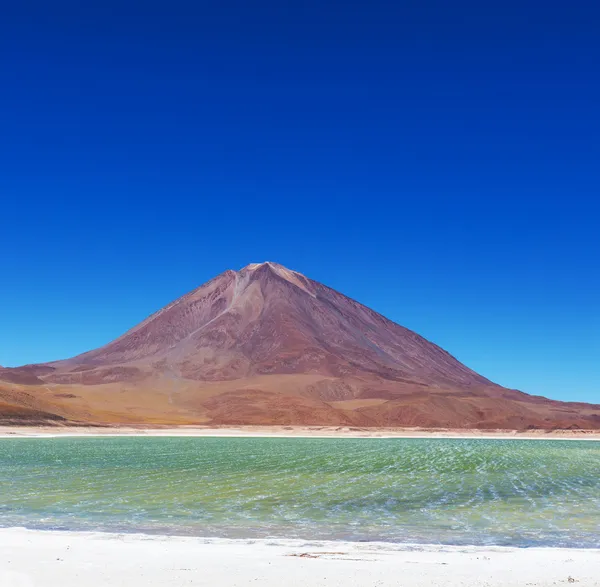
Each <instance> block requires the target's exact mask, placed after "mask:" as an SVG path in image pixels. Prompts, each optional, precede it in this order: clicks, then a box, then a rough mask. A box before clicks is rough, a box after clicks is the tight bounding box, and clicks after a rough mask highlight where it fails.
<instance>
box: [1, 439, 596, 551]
mask: <svg viewBox="0 0 600 587" xmlns="http://www.w3.org/2000/svg"><path fill="white" fill-rule="evenodd" d="M0 526H3V527H9V526H23V527H27V528H40V529H65V530H93V531H112V532H115V531H116V532H144V533H161V534H181V535H196V536H218V537H228V538H248V537H260V538H266V537H274V538H303V539H315V540H316V539H344V540H369V541H375V540H376V541H393V542H407V543H442V544H474V545H490V544H495V545H513V546H568V547H591V548H600V442H586V441H560V440H531V441H528V440H474V439H473V440H472V439H466V440H451V439H346V438H344V439H319V438H311V439H308V438H307V439H299V438H156V437H155V438H151V437H149V438H143V437H136V438H131V437H129V438H127V437H122V438H117V437H113V438H93V437H88V438H49V439H20V438H19V439H16V438H15V439H0Z"/></svg>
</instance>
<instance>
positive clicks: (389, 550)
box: [0, 528, 600, 587]
mask: <svg viewBox="0 0 600 587" xmlns="http://www.w3.org/2000/svg"><path fill="white" fill-rule="evenodd" d="M571 583H578V584H579V585H581V586H582V587H584V586H585V587H588V586H598V585H600V550H584V549H561V548H530V549H524V548H504V547H457V546H452V547H451V546H431V545H397V544H388V543H352V542H323V541H314V542H306V541H297V540H225V539H207V538H191V537H190V538H182V537H167V536H145V535H139V534H101V533H85V532H53V531H41V530H25V529H22V528H7V529H0V585H2V587H37V586H43V587H81V586H83V585H84V586H85V587H101V586H102V587H107V586H108V587H112V586H115V587H116V586H125V585H127V586H128V587H142V586H144V587H146V586H161V587H181V586H182V585H192V586H199V585H205V586H214V587H234V586H235V587H242V586H245V585H254V586H256V585H261V586H266V587H280V586H281V585H283V584H285V585H287V586H290V587H301V586H302V587H305V586H310V587H321V586H327V587H342V586H343V587H353V586H356V587H358V586H360V587H367V586H373V587H375V586H377V587H392V586H394V587H397V586H398V585H403V586H405V587H425V586H427V587H435V586H441V585H444V586H447V587H459V586H470V587H477V586H481V587H484V586H485V587H513V586H514V587H517V586H519V587H523V586H525V585H527V586H530V587H533V586H538V587H549V586H550V585H552V586H556V585H563V584H564V585H567V584H571Z"/></svg>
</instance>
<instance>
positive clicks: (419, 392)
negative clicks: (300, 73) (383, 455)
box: [0, 262, 600, 429]
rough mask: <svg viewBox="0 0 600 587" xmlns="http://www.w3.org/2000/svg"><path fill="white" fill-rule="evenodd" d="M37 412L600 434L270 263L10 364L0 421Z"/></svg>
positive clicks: (555, 405)
mask: <svg viewBox="0 0 600 587" xmlns="http://www.w3.org/2000/svg"><path fill="white" fill-rule="evenodd" d="M3 406H4V407H3ZM7 414H10V418H9V417H8V416H7ZM15 414H17V416H15ZM31 417H35V418H37V419H40V418H41V419H44V418H47V419H49V420H60V421H77V422H88V423H112V424H132V423H140V424H210V425H225V424H235V425H238V424H261V425H269V424H277V425H335V426H340V425H344V426H347V425H349V426H365V427H367V426H410V427H412V426H419V427H450V428H487V429H490V428H505V429H507V428H508V429H525V428H548V429H550V428H600V406H594V405H590V404H582V403H565V402H557V401H552V400H548V399H546V398H542V397H537V396H530V395H527V394H525V393H522V392H520V391H516V390H510V389H506V388H503V387H501V386H499V385H497V384H495V383H493V382H491V381H489V380H488V379H486V378H485V377H483V376H482V375H479V374H477V373H475V372H474V371H472V370H471V369H469V368H468V367H466V366H465V365H463V364H462V363H460V362H459V361H458V360H457V359H455V358H454V357H453V356H452V355H450V354H449V353H448V352H446V351H445V350H443V349H441V348H440V347H438V346H437V345H435V344H433V343H431V342H429V341H427V340H425V339H424V338H423V337H421V336H419V335H418V334H416V333H415V332H412V331H411V330H408V329H406V328H404V327H402V326H400V325H398V324H396V323H394V322H392V321H391V320H388V319H387V318H385V317H384V316H382V315H380V314H378V313H377V312H374V311H373V310H370V309H369V308H367V307H365V306H363V305H362V304H360V303H358V302H356V301H354V300H352V299H350V298H348V297H346V296H344V295H342V294H341V293H338V292H337V291H335V290H333V289H331V288H329V287H327V286H325V285H323V284H321V283H319V282H317V281H314V280H311V279H309V278H307V277H305V276H304V275H302V274H301V273H298V272H296V271H292V270H290V269H287V268H286V267H283V266H282V265H279V264H277V263H271V262H266V263H257V264H251V265H248V266H247V267H244V268H243V269H241V270H240V271H232V270H229V271H225V272H224V273H222V274H221V275H218V276H217V277H215V278H214V279H212V280H211V281H209V282H207V283H206V284H204V285H202V286H200V287H198V288H197V289H195V290H193V291H191V292H190V293H188V294H186V295H184V296H183V297H181V298H179V299H177V300H175V301H174V302H172V303H171V304H169V305H167V306H166V307H164V308H163V309H161V310H159V311H158V312H156V313H155V314H153V315H152V316H150V317H149V318H147V319H146V320H144V321H143V322H141V323H140V324H138V325H137V326H135V327H134V328H132V329H131V330H129V331H128V332H126V333H125V334H123V335H122V336H121V337H119V338H117V339H116V340H114V341H112V342H110V343H109V344H107V345H105V346H103V347H101V348H98V349H95V350H92V351H89V352H87V353H84V354H82V355H79V356H76V357H73V358H71V359H67V360H64V361H57V362H53V363H46V364H39V365H26V366H23V367H18V368H0V421H1V420H2V419H3V418H4V420H10V421H11V422H13V421H15V419H16V420H18V421H26V420H27V419H28V418H31ZM19 418H21V420H19Z"/></svg>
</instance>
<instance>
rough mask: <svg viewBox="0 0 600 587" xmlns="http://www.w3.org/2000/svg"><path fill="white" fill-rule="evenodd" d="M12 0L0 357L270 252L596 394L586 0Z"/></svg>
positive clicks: (112, 333)
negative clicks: (495, 2) (513, 0)
mask: <svg viewBox="0 0 600 587" xmlns="http://www.w3.org/2000/svg"><path fill="white" fill-rule="evenodd" d="M16 4H17V5H14V6H11V7H10V8H8V9H7V14H6V17H3V19H2V22H1V23H0V52H1V53H0V54H2V56H3V58H2V59H1V60H0V75H1V80H2V92H0V111H1V112H2V113H3V116H2V119H1V122H0V125H1V126H0V197H1V204H2V207H1V209H0V210H1V216H0V219H1V220H0V222H1V223H0V227H1V230H0V262H1V267H2V281H1V283H0V325H1V329H0V364H2V365H10V366H13V365H19V364H24V363H30V362H40V361H48V360H53V359H60V358H66V357H68V356H72V355H74V354H77V353H79V352H83V351H85V350H88V349H90V348H94V347H96V346H99V345H101V344H103V343H105V342H108V341H109V340H111V339H112V338H114V337H116V336H118V335H119V334H121V333H122V332H123V331H125V330H126V329H128V328H129V327H131V326H133V325H134V324H135V323H136V322H138V321H140V320H142V319H143V318H145V317H146V316H147V315H148V314H149V313H151V312H153V311H155V310H156V309H158V308H160V307H161V306H163V305H165V304H166V303H168V302H169V301H171V300H172V299H174V298H176V297H178V296H180V295H182V294H183V293H185V292H187V291H189V290H191V289H193V288H194V287H196V286H198V285H200V284H201V283H203V282H204V281H206V280H207V279H209V278H211V277H213V276H214V275H215V274H217V273H220V272H222V271H224V270H225V269H228V268H233V269H237V268H240V267H242V266H244V265H246V264H248V263H250V262H259V261H264V260H273V261H277V262H279V263H282V264H284V265H287V266H289V267H290V268H293V269H296V270H298V271H301V272H303V273H305V274H306V275H308V276H309V277H312V278H313V279H317V280H319V281H322V282H324V283H326V284H327V285H330V286H331V287H334V288H336V289H338V290H340V291H342V292H344V293H345V294H347V295H349V296H351V297H354V298H355V299H357V300H359V301H360V302H362V303H364V304H366V305H368V306H370V307H372V308H374V309H375V310H377V311H379V312H381V313H383V314H385V315H386V316H388V317H389V318H391V319H393V320H395V321H397V322H399V323H400V324H403V325H405V326H407V327H409V328H412V329H414V330H416V331H417V332H419V333H420V334H422V335H424V336H426V337H427V338H429V339H430V340H432V341H434V342H436V343H438V344H440V345H441V346H443V347H444V348H445V349H447V350H448V351H449V352H451V353H452V354H454V355H455V356H457V357H458V358H459V359H460V360H461V361H463V362H464V363H466V364H467V365H469V366H470V367H472V368H473V369H475V370H477V371H479V372H481V373H482V374H483V375H486V376H487V377H489V378H491V379H493V380H494V381H497V382H498V383H501V384H503V385H506V386H509V387H515V388H518V389H522V390H523V391H527V392H530V393H535V394H543V395H547V396H549V397H554V398H558V399H573V400H587V401H594V402H598V403H600V361H599V360H598V358H599V356H600V334H599V333H600V307H599V304H598V292H599V291H600V270H599V268H598V267H599V262H598V259H599V253H600V237H599V236H598V220H599V218H600V213H599V212H600V210H599V204H598V202H597V199H598V195H599V193H600V165H599V161H600V141H599V140H598V137H599V136H600V109H599V108H598V104H600V76H598V71H599V70H600V40H599V38H598V35H597V28H596V23H597V22H598V16H599V15H598V13H597V11H598V8H597V7H595V6H594V5H593V4H592V3H576V4H577V6H567V5H566V3H560V5H559V4H558V3H556V4H553V3H543V4H542V3H537V2H535V3H532V2H521V3H519V4H518V6H517V5H515V6H511V4H510V3H508V4H507V3H504V4H502V6H497V7H492V6H489V5H487V4H486V3H464V2H455V3H447V2H445V3H442V2H439V3H438V2H395V3H389V2H385V3H384V2H379V1H373V2H368V3H367V2H364V3H362V4H358V3H348V2H344V3H341V2H339V3H332V2H302V3H282V2H256V3H248V2H234V1H232V2H227V3H225V2H193V3H192V2H186V3H183V2H171V3H169V5H168V7H166V5H164V4H158V3H152V2H146V3H144V4H141V3H139V4H138V3H131V2H121V3H118V4H117V3H115V4H111V3H110V2H104V3H102V4H101V5H100V4H99V3H95V4H97V5H93V6H80V5H79V4H82V3H61V2H58V3H51V4H49V3H43V4H42V3H40V4H36V3H28V4H27V3H16ZM167 8H168V11H167ZM6 57H7V58H6Z"/></svg>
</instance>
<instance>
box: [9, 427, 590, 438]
mask: <svg viewBox="0 0 600 587" xmlns="http://www.w3.org/2000/svg"><path fill="white" fill-rule="evenodd" d="M59 436H67V437H74V436H189V437H194V436H213V437H214V436H222V437H257V438H262V437H274V438H482V439H494V438H498V439H523V440H535V439H552V440H559V439H560V440H600V430H550V431H548V430H528V431H516V430H462V429H423V428H350V427H326V426H222V427H200V426H197V427H196V426H180V427H176V428H174V427H158V426H157V427H144V426H139V427H134V426H102V427H100V426H0V438H44V437H59Z"/></svg>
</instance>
